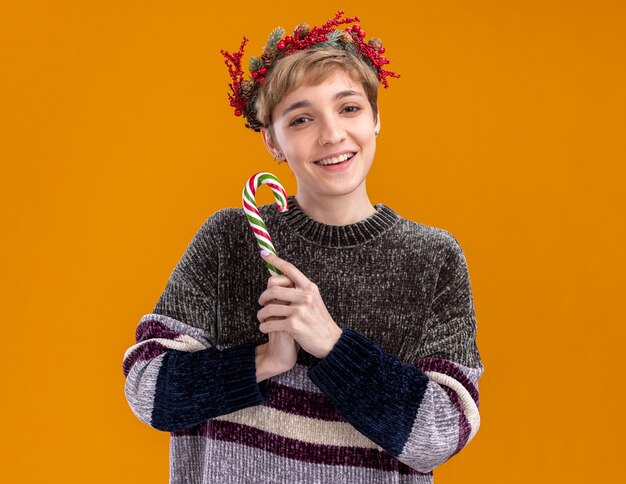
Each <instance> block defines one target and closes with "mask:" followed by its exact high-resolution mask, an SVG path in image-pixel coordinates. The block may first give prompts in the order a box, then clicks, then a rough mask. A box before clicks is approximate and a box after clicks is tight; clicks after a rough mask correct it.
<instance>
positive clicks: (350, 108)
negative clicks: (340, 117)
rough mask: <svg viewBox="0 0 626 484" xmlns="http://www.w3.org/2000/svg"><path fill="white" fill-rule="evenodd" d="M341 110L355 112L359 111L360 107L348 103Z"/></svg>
mask: <svg viewBox="0 0 626 484" xmlns="http://www.w3.org/2000/svg"><path fill="white" fill-rule="evenodd" d="M343 110H344V111H345V112H346V113H356V112H358V111H360V110H361V108H360V107H359V106H354V105H350V106H346V107H345V108H343Z"/></svg>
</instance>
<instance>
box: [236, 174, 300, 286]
mask: <svg viewBox="0 0 626 484" xmlns="http://www.w3.org/2000/svg"><path fill="white" fill-rule="evenodd" d="M261 185H267V186H268V187H270V188H271V189H272V192H273V193H274V199H275V200H276V207H277V208H278V211H279V212H286V211H287V210H288V209H289V207H288V205H287V193H286V192H285V189H284V188H283V186H282V184H281V183H280V181H279V180H278V178H276V176H275V175H273V174H272V173H268V172H260V173H256V174H254V175H252V176H251V177H250V178H249V179H248V181H247V182H246V184H245V185H244V187H243V192H242V196H241V198H242V205H243V211H244V213H245V215H246V218H247V219H248V223H249V224H250V228H251V229H252V232H253V233H254V236H255V237H256V240H257V243H258V244H259V248H260V249H267V250H269V251H270V252H272V253H273V254H276V249H275V248H274V243H273V242H272V238H271V237H270V234H269V232H268V231H267V227H266V226H265V223H264V222H263V219H262V218H261V214H260V213H259V209H258V208H257V204H256V198H255V197H256V190H257V188H258V187H259V186H261ZM276 255H277V254H276ZM265 264H266V266H267V268H268V269H269V271H270V274H271V275H273V276H279V275H281V274H282V272H281V271H280V270H278V269H277V268H276V267H274V266H272V265H271V264H270V263H268V262H266V263H265Z"/></svg>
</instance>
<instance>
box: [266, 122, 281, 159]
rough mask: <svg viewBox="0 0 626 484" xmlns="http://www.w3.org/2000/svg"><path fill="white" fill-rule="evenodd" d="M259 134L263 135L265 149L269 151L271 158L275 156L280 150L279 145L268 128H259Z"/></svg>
mask: <svg viewBox="0 0 626 484" xmlns="http://www.w3.org/2000/svg"><path fill="white" fill-rule="evenodd" d="M261 136H262V137H263V143H264V144H265V147H266V148H267V151H269V152H270V155H272V158H276V155H277V153H281V152H282V151H281V149H280V146H278V143H276V142H275V141H274V137H273V136H272V133H271V131H270V130H269V128H261Z"/></svg>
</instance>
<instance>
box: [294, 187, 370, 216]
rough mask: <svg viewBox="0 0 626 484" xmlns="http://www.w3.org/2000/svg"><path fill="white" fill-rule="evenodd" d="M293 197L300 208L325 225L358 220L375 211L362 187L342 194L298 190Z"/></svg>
mask: <svg viewBox="0 0 626 484" xmlns="http://www.w3.org/2000/svg"><path fill="white" fill-rule="evenodd" d="M294 198H295V200H296V203H297V204H298V207H300V210H302V211H303V212H304V213H306V214H307V215H308V216H309V217H311V218H312V219H314V220H317V221H318V222H321V223H324V224H327V225H348V224H352V223H356V222H360V221H361V220H364V219H366V218H367V217H369V216H371V215H372V214H374V213H375V212H376V209H375V208H374V206H373V205H372V203H371V202H370V200H369V197H368V196H367V192H366V191H365V189H364V187H363V190H355V191H354V192H352V193H346V194H343V195H319V194H317V193H315V194H312V193H307V192H305V191H302V190H298V191H297V192H296V195H295V197H294Z"/></svg>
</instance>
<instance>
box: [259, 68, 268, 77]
mask: <svg viewBox="0 0 626 484" xmlns="http://www.w3.org/2000/svg"><path fill="white" fill-rule="evenodd" d="M259 72H260V73H261V75H262V76H264V75H265V74H267V69H266V68H265V67H261V68H260V69H259Z"/></svg>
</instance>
